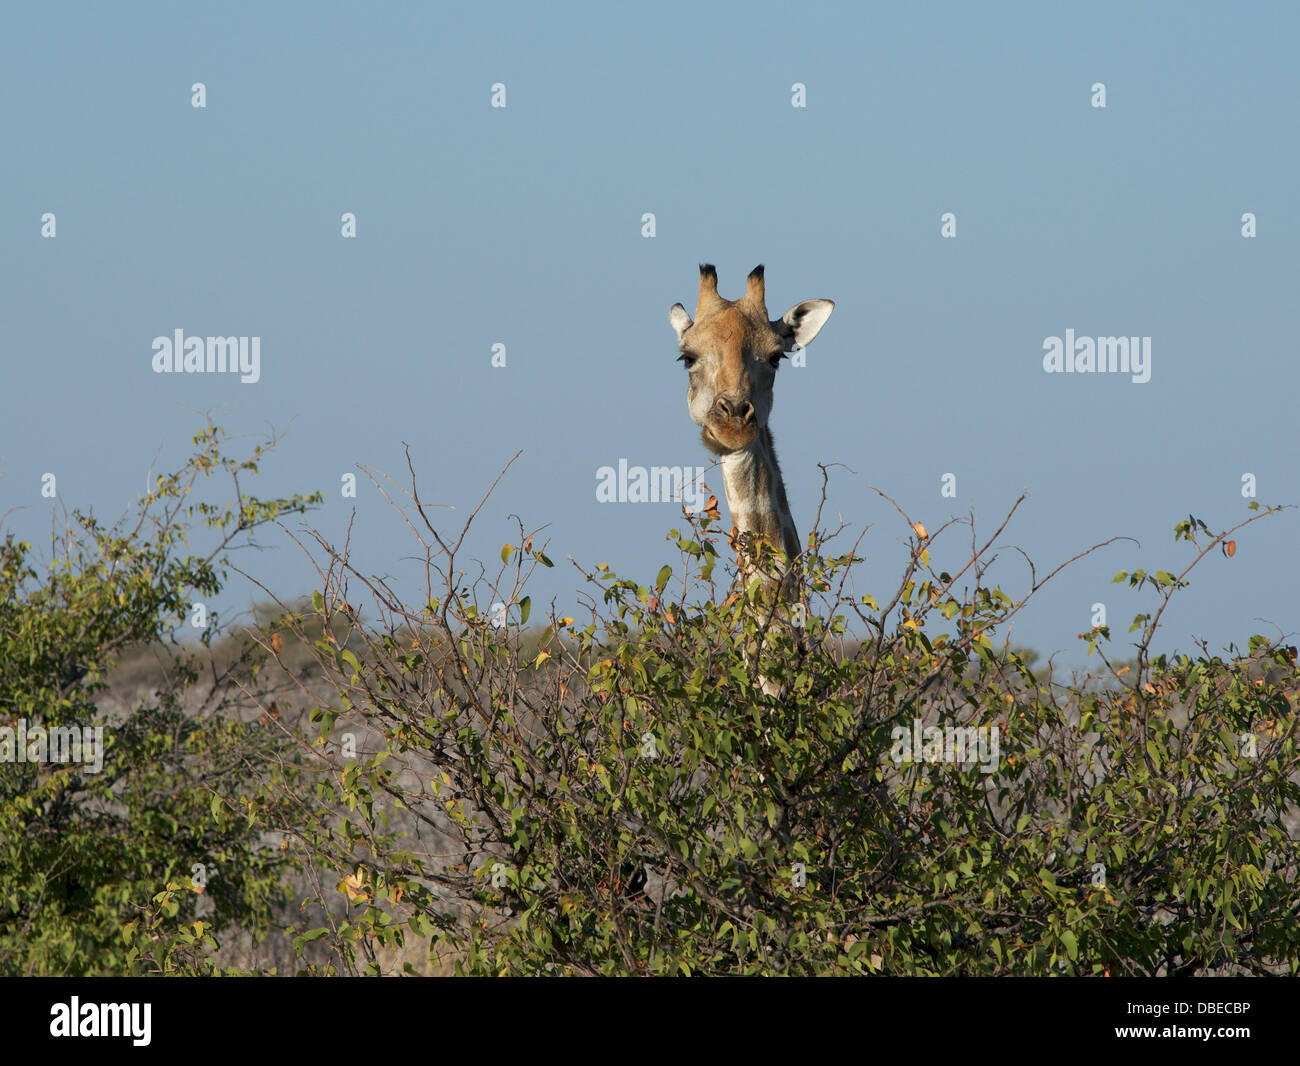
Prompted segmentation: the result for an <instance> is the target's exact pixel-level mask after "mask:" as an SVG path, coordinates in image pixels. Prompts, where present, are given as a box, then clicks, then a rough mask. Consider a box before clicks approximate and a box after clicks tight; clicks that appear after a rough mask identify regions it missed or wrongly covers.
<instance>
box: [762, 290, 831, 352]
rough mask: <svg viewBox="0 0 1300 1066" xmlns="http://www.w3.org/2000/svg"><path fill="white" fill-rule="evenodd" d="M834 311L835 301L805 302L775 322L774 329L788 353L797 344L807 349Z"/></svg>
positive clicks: (796, 305) (795, 306)
mask: <svg viewBox="0 0 1300 1066" xmlns="http://www.w3.org/2000/svg"><path fill="white" fill-rule="evenodd" d="M834 310H835V301H834V300H804V302H803V303H801V304H795V305H794V306H793V307H792V308H790V310H789V311H787V312H786V313H785V314H783V315H782V316H781V317H780V318H778V319H777V320H776V321H775V322H773V323H772V329H773V331H774V332H775V333H776V335H777V336H778V337H780V338H781V342H782V343H783V344H784V345H785V350H786V351H787V352H788V351H789V350H790V349H791V348H793V347H794V346H795V345H796V344H797V345H799V347H800V348H806V347H808V345H810V344H811V343H812V339H813V338H814V337H815V336H817V334H818V333H820V332H821V328H822V326H824V325H826V320H827V319H828V318H830V317H831V312H832V311H834Z"/></svg>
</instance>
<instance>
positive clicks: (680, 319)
mask: <svg viewBox="0 0 1300 1066" xmlns="http://www.w3.org/2000/svg"><path fill="white" fill-rule="evenodd" d="M668 321H669V323H670V324H671V325H672V327H673V329H674V330H675V331H676V333H677V343H679V344H680V343H681V340H682V336H683V334H685V333H686V331H687V330H688V329H690V328H691V327H692V326H693V325H695V323H694V322H692V321H691V316H690V315H688V314H687V313H686V308H684V307H683V306H682V305H681V304H673V305H672V307H670V308H669V309H668Z"/></svg>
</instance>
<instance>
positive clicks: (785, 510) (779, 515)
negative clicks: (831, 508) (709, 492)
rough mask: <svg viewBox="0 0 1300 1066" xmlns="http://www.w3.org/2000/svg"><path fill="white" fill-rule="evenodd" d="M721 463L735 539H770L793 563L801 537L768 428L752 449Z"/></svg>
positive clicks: (763, 429) (728, 455)
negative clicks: (747, 536)
mask: <svg viewBox="0 0 1300 1066" xmlns="http://www.w3.org/2000/svg"><path fill="white" fill-rule="evenodd" d="M721 462H722V479H723V487H724V489H725V491H726V493H727V508H728V509H729V510H730V511H731V530H732V535H733V536H738V535H739V534H741V533H753V534H755V536H761V537H766V538H767V539H768V541H769V542H770V543H771V544H772V545H773V547H776V548H780V549H781V550H782V551H784V552H785V554H786V556H787V557H788V558H789V559H791V560H793V559H794V558H795V557H796V556H797V555H798V554H799V534H798V533H797V532H796V530H795V526H794V519H793V518H792V517H791V516H790V505H789V503H788V502H787V501H786V498H785V483H784V482H783V481H782V480H781V468H780V467H779V466H778V465H777V462H776V449H775V448H773V446H772V434H771V433H770V432H769V430H768V428H767V427H766V426H764V427H763V428H762V429H761V430H759V432H758V436H757V437H755V438H754V443H753V444H752V445H750V446H749V447H748V448H744V449H741V450H740V451H735V452H729V453H728V454H726V455H724V456H722V461H721Z"/></svg>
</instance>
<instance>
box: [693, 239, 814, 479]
mask: <svg viewBox="0 0 1300 1066" xmlns="http://www.w3.org/2000/svg"><path fill="white" fill-rule="evenodd" d="M834 307H835V304H834V302H833V301H831V300H804V301H803V303H799V304H795V305H794V306H793V307H792V308H790V310H788V311H787V312H786V313H785V314H783V315H782V316H781V317H780V318H777V319H771V320H769V319H768V317H767V305H766V303H765V300H764V294H763V267H762V266H761V265H759V266H756V267H755V268H754V269H753V270H752V271H751V272H750V275H749V285H748V287H747V288H746V290H745V295H744V296H742V297H741V298H740V299H739V300H724V299H723V298H722V297H721V296H719V295H718V272H717V271H716V270H714V269H713V267H712V265H710V264H708V263H705V264H703V265H701V266H700V298H699V302H698V303H697V304H696V307H695V318H694V320H692V319H691V316H690V315H688V314H687V313H686V308H684V307H683V306H682V305H681V304H673V306H672V309H671V310H670V311H669V312H668V321H669V322H670V323H672V327H673V329H674V330H676V332H677V346H678V349H679V350H680V352H681V355H680V356H679V359H680V360H681V361H682V362H683V363H685V364H686V369H687V371H688V372H689V374H690V378H689V383H688V384H687V387H686V403H687V405H688V407H689V408H690V412H691V420H692V421H693V422H695V424H696V425H698V426H700V427H701V428H702V429H703V433H702V434H701V436H702V438H703V440H704V445H705V447H706V448H708V449H710V450H711V451H713V452H716V453H717V454H719V455H728V454H730V453H733V452H737V451H740V450H742V449H745V448H749V447H751V446H752V445H753V444H754V442H755V440H756V439H757V438H758V437H759V435H760V434H761V433H762V431H763V430H764V429H765V428H766V426H767V416H768V415H769V414H770V413H771V411H772V385H773V383H774V382H775V380H776V368H777V367H778V366H779V365H780V363H781V360H782V359H783V358H785V353H786V352H788V351H791V350H792V349H793V348H794V347H795V346H796V345H798V346H799V347H805V346H807V345H808V344H809V343H810V342H811V341H812V339H813V338H814V337H815V336H817V333H818V332H819V331H820V330H821V328H822V326H823V325H825V323H826V320H827V319H828V318H830V315H831V311H832V310H833V309H834Z"/></svg>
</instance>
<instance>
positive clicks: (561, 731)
mask: <svg viewBox="0 0 1300 1066" xmlns="http://www.w3.org/2000/svg"><path fill="white" fill-rule="evenodd" d="M412 497H413V498H414V500H415V501H416V511H417V515H416V516H413V517H412V526H411V528H412V529H413V530H415V531H416V535H417V537H418V538H419V540H420V543H421V545H422V547H423V549H424V560H425V564H426V567H427V574H428V579H429V587H430V590H431V594H430V599H429V600H428V602H427V603H423V604H420V605H417V606H408V605H405V604H403V603H402V602H401V601H400V600H399V599H398V597H396V596H395V595H394V593H393V592H392V591H391V589H389V587H388V586H387V585H385V584H383V583H381V582H379V581H377V580H375V579H372V578H369V577H367V576H366V575H365V574H364V573H363V572H362V571H361V570H360V569H358V568H357V567H355V566H354V564H353V563H352V561H351V560H350V559H349V558H348V555H347V552H346V551H343V552H340V551H338V550H335V549H330V548H328V546H324V542H323V541H322V542H321V543H322V546H323V547H324V548H325V551H326V553H327V554H328V556H329V559H328V566H323V567H322V573H325V574H326V575H327V584H326V586H325V587H324V588H323V589H321V590H319V592H318V593H317V595H316V597H315V599H314V605H315V610H314V613H315V615H316V618H315V623H316V627H315V632H316V633H319V634H322V635H321V636H320V637H319V638H318V639H312V635H311V634H310V633H308V631H307V630H306V629H305V628H304V626H305V622H306V620H305V619H304V618H303V617H302V616H301V615H297V616H295V615H293V614H287V615H286V616H285V618H284V619H283V621H282V623H281V624H282V625H283V626H285V627H288V628H294V629H297V630H298V632H299V635H300V637H301V638H302V639H307V640H311V643H312V646H313V647H314V648H315V650H316V654H317V656H318V659H319V663H320V666H321V668H322V670H323V675H322V676H323V678H324V687H323V688H322V689H321V690H319V691H316V692H314V693H313V694H312V695H311V696H310V697H308V705H309V708H310V711H311V717H312V720H313V721H314V722H315V723H316V735H315V736H314V738H313V741H312V742H313V743H314V744H315V751H316V759H315V762H314V764H313V766H312V767H311V769H310V771H309V773H308V774H307V776H305V777H304V778H303V780H302V787H301V790H300V792H299V793H298V794H297V796H296V800H297V803H298V804H300V806H301V809H302V810H304V811H308V810H309V811H311V816H310V820H309V821H308V820H304V819H299V820H298V821H297V823H296V824H294V825H292V826H290V825H285V826H282V827H281V828H283V829H284V830H285V831H286V832H293V833H294V834H295V835H296V836H297V838H298V839H299V840H300V842H301V845H302V848H303V852H304V855H305V857H306V858H307V861H309V862H310V863H312V864H315V865H317V866H319V867H324V868H326V869H328V870H331V871H333V874H332V876H331V877H330V879H329V882H328V883H330V884H334V885H336V888H337V892H322V893H321V894H320V895H319V896H317V897H316V898H315V900H314V902H315V903H316V904H317V905H319V906H322V907H325V908H326V909H327V910H329V911H330V912H331V915H332V917H331V919H330V921H329V922H328V923H327V924H326V925H324V926H321V927H319V928H316V929H313V930H310V931H308V932H306V933H304V934H303V935H302V936H301V937H300V938H299V940H298V944H299V946H300V947H302V946H303V945H305V944H307V943H309V942H313V941H321V942H322V943H324V944H326V945H328V946H329V948H330V951H331V953H332V958H333V962H332V964H331V965H330V966H329V967H327V968H326V969H327V971H329V972H335V971H337V970H341V971H343V972H362V971H365V972H381V971H382V969H383V966H382V964H381V961H380V958H381V956H380V952H381V951H382V950H384V949H390V948H396V947H398V946H401V945H403V944H405V943H406V942H407V941H408V940H409V939H411V938H413V937H414V938H422V937H428V938H429V940H430V945H431V951H432V953H433V955H434V956H435V957H436V958H438V959H442V960H451V961H453V962H454V964H455V967H456V969H457V971H458V972H463V973H472V974H547V973H555V974H692V973H707V974H735V973H781V974H848V973H882V974H981V975H1013V974H1019V975H1027V974H1044V973H1062V974H1097V975H1102V974H1111V975H1120V974H1126V975H1127V974H1134V975H1172V974H1193V973H1199V974H1203V973H1212V972H1213V973H1227V972H1248V973H1276V972H1284V971H1285V972H1290V973H1295V972H1296V971H1297V969H1300V935H1297V932H1298V930H1297V918H1296V903H1295V900H1296V898H1297V884H1296V874H1297V858H1298V854H1297V839H1296V830H1295V821H1294V818H1295V813H1296V803H1297V799H1298V798H1300V788H1298V786H1297V770H1300V766H1298V765H1297V752H1296V718H1295V714H1294V709H1293V704H1292V702H1291V698H1292V697H1293V695H1294V693H1295V692H1296V690H1297V678H1296V664H1295V657H1294V649H1285V648H1281V647H1275V646H1273V645H1271V644H1270V643H1268V642H1267V641H1265V640H1263V638H1259V637H1255V638H1252V640H1251V642H1250V649H1249V654H1248V655H1246V656H1234V657H1231V658H1229V659H1222V658H1218V657H1215V656H1212V655H1210V654H1208V652H1206V653H1204V654H1202V655H1201V656H1199V657H1197V658H1196V659H1192V658H1189V657H1187V656H1178V657H1170V658H1166V657H1164V656H1153V655H1152V653H1151V650H1150V649H1151V644H1152V641H1153V638H1154V636H1155V633H1156V631H1157V628H1158V625H1159V620H1160V617H1161V615H1162V614H1163V612H1164V610H1165V608H1166V607H1167V606H1168V604H1169V602H1170V600H1171V597H1172V596H1173V595H1174V593H1175V592H1177V591H1179V590H1181V589H1182V588H1184V587H1185V586H1186V584H1187V574H1188V573H1189V572H1190V571H1191V569H1192V568H1193V567H1195V566H1196V565H1197V564H1199V563H1200V562H1201V561H1202V560H1204V559H1205V557H1206V556H1207V555H1208V554H1209V553H1210V552H1211V551H1213V550H1215V549H1219V548H1223V547H1225V546H1226V545H1228V544H1229V543H1231V544H1232V545H1233V546H1234V547H1235V541H1231V542H1230V541H1229V539H1228V538H1229V537H1230V536H1231V535H1233V534H1234V533H1236V532H1237V531H1238V530H1240V529H1242V528H1243V527H1245V526H1247V525H1249V524H1250V523H1252V522H1254V521H1256V520H1258V519H1259V518H1261V517H1263V514H1264V513H1266V512H1261V513H1259V514H1256V515H1253V516H1251V517H1248V518H1246V519H1245V520H1244V521H1242V522H1241V523H1239V524H1238V525H1237V526H1235V527H1233V529H1230V530H1227V531H1225V532H1223V533H1219V534H1213V533H1211V532H1210V531H1209V530H1208V529H1207V527H1206V526H1205V525H1204V524H1203V523H1200V522H1198V521H1197V520H1195V519H1192V520H1190V521H1189V522H1185V523H1180V524H1179V526H1178V527H1177V529H1176V536H1177V538H1178V539H1180V540H1185V541H1187V543H1188V544H1189V545H1190V547H1191V548H1192V551H1193V557H1192V558H1191V560H1190V561H1189V562H1188V563H1187V565H1186V566H1185V568H1184V569H1183V570H1182V571H1181V572H1180V573H1178V574H1177V575H1176V576H1175V574H1173V573H1166V572H1165V571H1156V572H1155V574H1154V575H1150V574H1148V573H1146V572H1145V571H1137V572H1135V573H1134V574H1132V575H1129V574H1122V575H1120V577H1119V578H1118V579H1117V580H1124V581H1127V582H1128V583H1129V584H1130V586H1131V587H1133V588H1136V589H1141V590H1143V591H1145V592H1154V593H1155V595H1156V603H1155V607H1154V608H1153V610H1152V611H1151V612H1150V613H1149V614H1142V615H1139V616H1138V618H1137V619H1136V620H1135V622H1134V629H1135V630H1137V631H1139V634H1138V638H1137V645H1136V646H1137V656H1136V658H1135V659H1134V660H1133V666H1132V668H1127V667H1125V668H1118V667H1117V668H1114V669H1110V668H1109V659H1108V657H1107V655H1106V647H1107V644H1108V642H1109V639H1110V634H1109V631H1108V630H1107V629H1104V628H1101V629H1097V630H1094V631H1092V632H1090V633H1088V634H1085V635H1084V639H1085V642H1086V644H1087V646H1088V649H1089V652H1090V653H1096V654H1097V655H1098V657H1099V659H1100V660H1101V661H1102V662H1103V663H1106V664H1107V666H1108V668H1107V669H1106V670H1104V671H1101V672H1099V673H1098V674H1097V675H1095V676H1089V677H1086V678H1076V679H1074V680H1073V681H1072V682H1071V683H1070V684H1058V683H1056V682H1054V681H1052V680H1051V677H1050V674H1049V675H1047V676H1045V677H1043V678H1041V679H1040V678H1036V677H1035V675H1034V673H1033V672H1032V671H1031V670H1030V669H1029V665H1030V664H1029V663H1028V662H1027V661H1026V658H1025V657H1024V656H1022V655H1021V654H1019V653H1017V652H1016V651H1014V650H1012V649H1011V648H1009V647H1007V646H1002V647H999V646H998V645H997V644H996V643H995V638H996V636H997V632H998V630H999V627H1002V626H1003V625H1004V624H1005V623H1006V621H1007V620H1008V619H1009V618H1010V617H1012V616H1013V615H1014V614H1015V613H1016V612H1017V611H1019V610H1020V609H1021V607H1022V606H1023V605H1024V603H1025V602H1027V600H1028V599H1029V598H1030V597H1031V596H1033V595H1034V594H1035V593H1036V592H1037V591H1038V590H1039V589H1040V588H1041V587H1042V585H1043V584H1045V583H1046V582H1047V581H1048V580H1050V578H1051V577H1052V576H1053V575H1054V574H1055V573H1056V572H1058V571H1059V569H1060V568H1059V567H1058V568H1057V571H1052V573H1049V574H1048V575H1047V576H1046V577H1042V576H1039V575H1038V574H1037V573H1036V572H1035V573H1034V577H1033V578H1032V579H1031V580H1032V585H1031V587H1030V588H1029V589H1028V590H1027V591H1026V592H1025V593H1024V595H1022V596H1021V597H1020V598H1019V599H1014V598H1013V597H1011V596H1010V595H1008V594H1006V593H1004V592H1003V591H1002V590H1001V589H999V588H997V587H990V586H988V585H987V584H986V583H985V580H984V576H985V569H986V567H987V565H988V562H989V559H990V551H991V545H992V538H990V540H989V541H988V542H987V543H985V544H984V546H983V547H982V548H979V547H972V549H970V550H969V551H968V552H965V553H961V554H958V555H955V556H953V558H952V561H951V562H949V563H948V564H947V565H948V569H944V568H943V567H941V566H940V565H939V563H938V562H937V561H936V560H937V558H938V557H939V555H940V553H941V551H942V552H944V553H945V555H946V552H947V543H948V538H946V537H945V534H946V533H947V532H948V531H949V529H950V527H951V526H953V525H960V524H963V523H950V524H949V525H948V526H945V527H943V528H942V529H940V530H938V531H936V532H935V533H934V534H933V535H931V534H929V533H927V532H926V531H925V529H924V527H922V526H921V525H920V524H918V523H914V522H913V521H912V520H911V519H910V518H909V517H908V516H906V515H903V514H902V512H901V510H900V512H899V514H900V516H901V517H902V518H903V520H904V522H905V523H906V525H907V527H908V529H909V533H910V536H911V541H910V543H911V557H910V562H909V563H908V565H907V567H906V571H905V573H904V574H903V575H902V579H901V581H900V583H899V586H898V588H897V590H896V591H895V592H894V594H893V596H892V597H890V598H889V599H888V600H887V601H886V602H884V603H883V604H878V603H877V602H876V600H875V599H873V597H871V596H869V595H868V596H857V595H856V594H853V593H851V592H850V591H848V590H850V589H851V588H852V575H853V570H854V567H855V565H856V563H858V562H859V561H860V560H859V558H858V556H857V555H856V554H855V550H853V549H851V550H847V551H844V552H843V553H841V554H832V553H831V552H830V551H829V548H830V545H831V544H832V542H833V541H834V540H835V539H836V537H837V536H838V535H839V534H838V533H836V534H825V535H823V534H820V533H817V534H814V535H813V536H812V537H810V540H809V544H810V547H809V550H808V551H807V552H806V553H805V555H804V556H803V557H802V559H801V562H800V565H801V567H802V570H803V577H804V585H805V588H806V590H807V593H808V597H809V599H808V603H807V606H806V618H805V622H806V624H805V626H804V628H803V633H802V635H801V637H800V639H795V635H794V634H792V633H790V632H789V631H788V630H784V629H783V628H782V627H780V626H774V625H767V624H765V620H766V619H767V617H768V616H769V615H770V613H771V612H770V611H769V610H766V608H767V607H769V606H770V604H768V603H767V602H766V599H767V594H766V593H765V592H764V587H763V585H761V584H758V583H756V584H754V585H752V586H751V587H749V588H744V589H736V588H732V587H728V586H727V585H726V584H725V583H724V582H723V581H722V580H721V574H720V573H719V572H718V568H717V567H716V563H717V560H718V558H719V537H718V530H717V528H716V526H715V525H714V519H715V517H716V512H714V513H712V514H710V513H706V514H703V515H701V516H698V517H697V518H690V519H689V522H690V528H689V529H688V530H687V531H686V534H685V535H682V534H681V533H680V532H679V531H678V530H674V531H672V534H671V538H672V539H674V540H675V541H676V546H677V549H678V552H679V559H678V562H677V564H676V566H675V567H670V566H665V567H664V568H663V569H661V570H660V571H659V573H658V575H657V577H656V578H655V580H654V581H653V582H649V583H646V584H641V583H638V582H637V581H635V580H632V579H628V578H623V577H618V576H616V575H615V574H613V573H611V572H610V571H609V569H608V568H607V567H605V566H604V565H603V564H602V565H599V566H597V567H596V568H595V570H593V571H590V572H585V571H584V572H583V579H584V581H585V582H586V584H587V587H588V588H590V589H592V590H593V592H592V593H591V595H590V597H589V603H588V607H587V613H588V614H589V615H590V618H589V620H588V621H587V622H586V623H585V624H579V623H578V622H575V620H574V619H573V618H569V617H557V616H556V615H555V613H554V612H553V611H552V613H551V615H550V617H549V618H548V619H546V623H547V624H546V625H545V627H544V628H543V629H542V630H541V632H540V633H537V632H536V631H535V630H534V631H526V630H525V628H524V627H525V626H526V625H527V624H528V623H529V621H530V620H531V619H532V617H533V614H532V604H531V600H530V598H529V597H528V596H527V595H526V594H525V590H526V586H527V582H528V580H529V578H530V576H531V574H532V573H533V572H534V571H535V569H536V567H538V566H544V567H549V566H551V565H552V564H551V560H550V559H549V558H548V557H547V555H546V554H545V550H544V548H545V546H542V547H534V544H533V539H534V538H533V536H532V535H526V534H525V531H524V530H523V528H522V527H521V528H520V530H519V536H518V538H517V540H516V541H515V543H513V544H508V545H506V546H505V547H503V549H502V551H501V565H500V568H499V569H497V570H496V573H495V575H494V576H492V577H488V576H483V577H480V578H479V579H478V580H477V581H475V582H471V583H469V584H468V585H467V583H466V579H465V577H464V571H463V569H461V565H462V564H463V559H462V547H463V544H464V541H465V537H466V534H467V532H468V529H469V524H468V523H467V525H466V527H465V529H464V530H463V531H462V532H461V533H460V536H459V539H455V540H453V539H451V538H449V537H448V538H444V537H443V536H442V535H441V534H440V533H439V532H438V531H437V530H436V529H435V528H434V526H433V525H432V524H431V523H430V522H429V521H428V519H427V517H426V512H425V508H424V506H423V505H422V504H421V502H420V500H419V494H418V491H417V489H416V485H415V478H414V474H412ZM481 507H482V504H480V508H481ZM1014 510H1015V508H1014V507H1013V508H1012V513H1014ZM477 514H478V510H476V511H475V512H474V515H471V517H470V519H469V523H472V522H473V521H474V517H475V516H477ZM1010 518H1011V515H1008V518H1007V520H1008V521H1009V520H1010ZM1006 524H1007V523H1006V522H1004V523H1003V525H1002V527H1000V528H999V530H998V533H1001V531H1002V529H1003V528H1005V526H1006ZM970 534H971V536H970V543H971V545H975V544H976V541H975V539H974V529H973V528H972V529H971V530H970ZM995 535H996V534H995ZM941 542H942V545H941ZM854 549H856V545H855V546H854ZM1090 550H1092V549H1090ZM1083 554H1086V553H1083ZM932 557H934V558H932ZM1076 558H1078V556H1076ZM766 565H767V566H768V567H772V566H774V565H775V563H774V562H773V561H771V560H770V559H769V560H768V562H767V563H766ZM959 589H964V590H965V591H959ZM435 592H436V595H435V594H434V593H435ZM358 593H360V594H362V595H364V597H365V599H366V600H368V601H369V602H371V603H373V606H374V609H375V612H376V618H377V622H376V623H374V624H373V625H365V624H363V623H362V620H361V613H360V610H359V609H358V607H357V606H355V601H356V600H357V599H358V598H359V597H358V595H357V594H358ZM851 626H853V627H856V631H851V629H850V627H851ZM756 643H759V644H761V647H762V652H761V654H760V655H759V656H758V657H755V656H749V655H747V654H746V649H747V648H749V647H753V646H756ZM760 674H762V675H763V676H766V677H770V678H772V679H773V680H775V681H777V682H779V683H781V684H782V686H783V691H784V693H785V694H784V696H783V698H782V699H781V700H779V701H777V700H775V699H773V698H771V697H768V696H765V695H764V694H763V691H762V689H761V687H760V685H759V681H758V677H759V675H760ZM1257 675H1261V676H1257ZM918 747H919V750H917V748H918ZM909 759H910V761H909ZM335 877H337V881H335ZM339 904H341V905H342V907H343V908H344V910H343V912H342V914H341V915H340V914H339V912H338V906H339Z"/></svg>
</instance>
